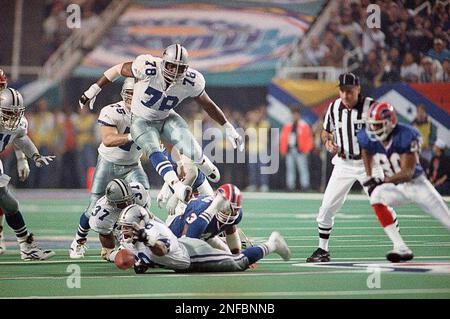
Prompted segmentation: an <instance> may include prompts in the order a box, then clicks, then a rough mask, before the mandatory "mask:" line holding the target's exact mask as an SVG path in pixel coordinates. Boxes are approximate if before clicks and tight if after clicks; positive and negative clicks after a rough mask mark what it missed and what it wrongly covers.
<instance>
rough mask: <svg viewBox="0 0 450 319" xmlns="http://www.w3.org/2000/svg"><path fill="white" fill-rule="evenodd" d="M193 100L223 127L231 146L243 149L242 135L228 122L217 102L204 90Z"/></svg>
mask: <svg viewBox="0 0 450 319" xmlns="http://www.w3.org/2000/svg"><path fill="white" fill-rule="evenodd" d="M195 100H196V101H197V103H198V104H200V106H201V107H202V108H203V109H204V110H205V112H206V113H208V115H209V116H210V117H211V118H212V119H213V120H214V121H216V122H217V123H218V124H220V125H221V126H222V127H223V128H224V130H225V134H226V135H227V137H228V139H229V140H230V142H231V144H232V145H233V147H234V148H237V147H239V151H241V152H242V151H243V150H244V140H243V138H242V136H240V135H239V134H238V132H236V130H235V129H234V127H233V125H232V124H231V123H230V122H228V120H227V118H226V117H225V114H223V112H222V110H221V109H220V108H219V107H218V106H217V104H216V103H214V101H213V100H211V98H210V97H209V95H208V94H207V93H206V91H203V93H202V94H200V95H199V96H198V97H196V98H195Z"/></svg>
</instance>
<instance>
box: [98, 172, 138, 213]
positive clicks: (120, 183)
mask: <svg viewBox="0 0 450 319" xmlns="http://www.w3.org/2000/svg"><path fill="white" fill-rule="evenodd" d="M105 194H106V200H107V201H108V202H109V203H110V204H111V205H112V206H114V207H116V208H119V209H124V208H125V207H127V206H129V205H131V204H134V202H135V197H134V194H133V191H132V190H131V187H130V185H129V184H128V183H127V182H125V181H124V180H122V179H120V178H115V179H113V180H112V181H110V182H109V183H108V185H106V191H105Z"/></svg>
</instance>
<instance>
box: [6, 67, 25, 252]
mask: <svg viewBox="0 0 450 319" xmlns="http://www.w3.org/2000/svg"><path fill="white" fill-rule="evenodd" d="M7 87H8V79H7V77H6V74H5V72H4V71H3V70H2V69H0V91H1V90H3V89H6V88H7ZM13 148H14V153H15V155H16V158H17V174H18V177H19V181H21V182H24V181H26V180H27V178H28V176H29V175H30V166H29V165H28V160H27V157H26V156H25V154H24V153H23V152H22V150H21V149H19V148H18V147H17V146H15V145H13ZM4 216H5V213H4V212H3V210H2V209H1V208H0V255H1V254H3V253H4V252H5V250H6V244H5V240H4V236H3V225H4V221H5V219H4Z"/></svg>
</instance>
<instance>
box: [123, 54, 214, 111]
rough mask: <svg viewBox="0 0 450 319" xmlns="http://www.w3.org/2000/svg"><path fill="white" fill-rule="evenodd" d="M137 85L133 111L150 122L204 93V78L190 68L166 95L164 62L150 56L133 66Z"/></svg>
mask: <svg viewBox="0 0 450 319" xmlns="http://www.w3.org/2000/svg"><path fill="white" fill-rule="evenodd" d="M131 70H132V72H133V75H134V77H135V78H136V79H137V80H138V81H137V82H136V84H135V85H134V92H133V102H132V104H131V111H132V112H133V114H136V115H138V116H140V117H143V118H145V119H148V120H163V119H165V118H166V117H167V116H168V115H169V111H170V110H171V109H173V108H175V107H177V105H179V104H180V103H181V102H182V101H183V100H184V99H186V98H188V97H197V96H199V95H201V94H202V93H203V91H204V90H205V79H204V77H203V75H202V74H201V73H200V72H198V71H197V70H194V69H191V68H188V69H187V72H186V75H185V76H184V78H183V79H182V80H179V81H178V82H176V83H175V84H174V85H172V86H171V87H170V88H169V89H168V90H167V91H166V92H164V88H165V82H164V77H163V72H162V59H161V58H157V57H154V56H151V55H150V54H143V55H139V56H138V57H137V58H136V59H135V60H134V61H133V64H132V65H131Z"/></svg>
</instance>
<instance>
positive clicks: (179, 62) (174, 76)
mask: <svg viewBox="0 0 450 319" xmlns="http://www.w3.org/2000/svg"><path fill="white" fill-rule="evenodd" d="M188 63H189V56H188V52H187V50H186V48H184V47H183V46H182V45H181V44H178V43H177V44H172V45H169V46H168V47H167V48H166V49H165V50H164V53H163V56H162V69H163V76H164V79H165V80H166V82H167V83H168V84H169V85H171V84H173V83H175V82H177V81H179V80H181V79H183V78H184V75H185V74H186V71H187V69H188V67H189V65H188Z"/></svg>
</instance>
